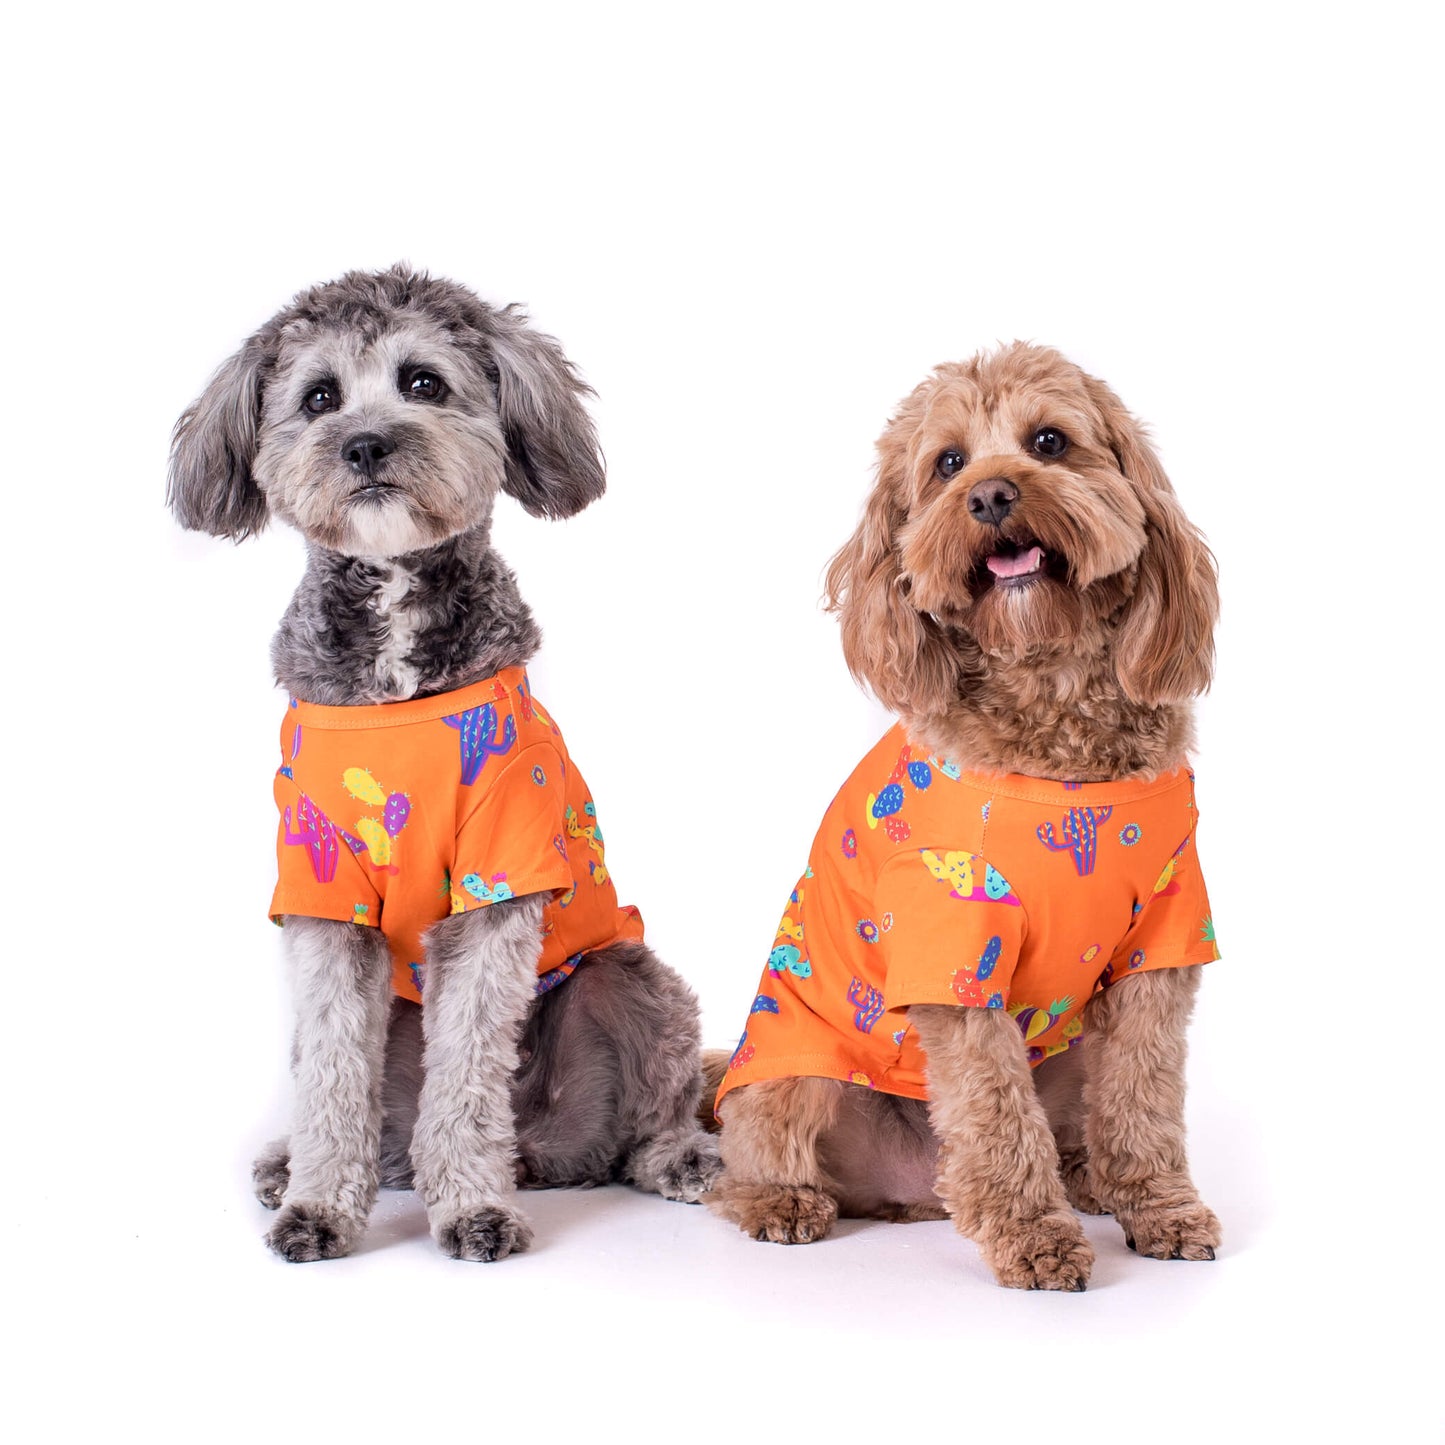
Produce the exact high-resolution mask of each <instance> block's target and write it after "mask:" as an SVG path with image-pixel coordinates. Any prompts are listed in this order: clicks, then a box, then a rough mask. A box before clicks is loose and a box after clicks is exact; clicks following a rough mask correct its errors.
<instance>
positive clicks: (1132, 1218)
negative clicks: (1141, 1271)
mask: <svg viewBox="0 0 1445 1445" xmlns="http://www.w3.org/2000/svg"><path fill="white" fill-rule="evenodd" d="M1119 1223H1120V1224H1121V1225H1123V1227H1124V1243H1125V1244H1127V1245H1128V1246H1129V1248H1130V1249H1132V1250H1133V1251H1134V1252H1135V1253H1136V1254H1142V1255H1146V1256H1147V1257H1148V1258H1149V1259H1196V1260H1198V1259H1213V1258H1214V1251H1215V1250H1216V1249H1218V1248H1219V1220H1218V1219H1216V1218H1215V1215H1214V1211H1213V1210H1212V1209H1210V1208H1209V1207H1208V1206H1207V1205H1204V1204H1200V1203H1199V1202H1198V1201H1197V1200H1196V1201H1195V1202H1194V1203H1192V1204H1179V1205H1173V1206H1161V1207H1159V1208H1154V1209H1148V1208H1146V1209H1136V1210H1131V1211H1130V1212H1129V1213H1128V1214H1127V1215H1126V1216H1124V1217H1121V1218H1120V1220H1119Z"/></svg>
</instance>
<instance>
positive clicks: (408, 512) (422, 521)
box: [331, 488, 452, 557]
mask: <svg viewBox="0 0 1445 1445" xmlns="http://www.w3.org/2000/svg"><path fill="white" fill-rule="evenodd" d="M341 512H342V514H341V515H340V516H339V517H338V518H337V530H336V536H337V540H336V542H335V543H333V544H331V545H332V550H333V551H337V552H347V553H351V554H354V555H356V556H361V557H401V556H404V555H405V554H406V553H408V552H417V551H420V550H421V549H422V548H423V547H431V546H434V545H436V543H438V542H441V541H443V540H445V538H446V537H447V536H449V535H451V534H452V533H451V531H449V530H448V529H445V528H442V527H439V526H438V525H437V524H436V522H435V521H434V520H433V519H429V518H426V517H423V516H420V515H418V513H417V512H416V510H415V509H414V508H413V507H412V505H411V504H410V501H409V499H408V498H407V497H406V495H405V494H404V493H403V492H401V491H400V490H398V489H396V488H365V489H363V490H361V491H358V492H356V493H354V494H353V495H352V496H350V497H348V498H347V500H346V501H345V503H343V505H342V509H341Z"/></svg>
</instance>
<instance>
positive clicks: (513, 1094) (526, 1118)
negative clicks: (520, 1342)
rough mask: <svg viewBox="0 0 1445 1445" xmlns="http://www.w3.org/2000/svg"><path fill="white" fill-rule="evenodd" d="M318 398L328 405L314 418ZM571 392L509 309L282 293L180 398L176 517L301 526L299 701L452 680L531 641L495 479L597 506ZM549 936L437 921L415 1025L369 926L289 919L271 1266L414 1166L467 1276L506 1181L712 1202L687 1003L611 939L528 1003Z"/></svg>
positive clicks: (649, 963)
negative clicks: (282, 304) (290, 1097)
mask: <svg viewBox="0 0 1445 1445" xmlns="http://www.w3.org/2000/svg"><path fill="white" fill-rule="evenodd" d="M418 372H426V373H428V374H431V375H433V376H436V377H440V378H441V380H442V382H443V383H444V392H443V395H442V396H441V397H440V399H431V398H424V399H419V398H418V395H417V393H416V392H415V391H412V390H409V389H408V387H409V381H408V379H409V378H411V377H413V376H414V375H415V374H416V373H418ZM318 392H324V393H325V394H326V397H327V400H328V403H329V402H332V401H334V403H335V404H334V405H331V404H328V405H327V406H325V407H324V408H320V409H318V410H316V411H314V412H313V411H312V410H311V409H310V408H309V407H308V405H307V399H308V397H311V396H312V395H313V394H316V393H318ZM587 394H589V388H588V387H587V386H586V385H585V384H584V383H583V382H582V381H581V380H580V378H579V377H578V376H577V374H576V372H575V370H574V369H573V367H572V365H571V363H570V362H568V360H567V359H566V357H565V356H564V355H563V353H562V350H561V348H560V347H559V346H558V345H557V343H556V342H555V341H554V340H552V339H551V338H550V337H547V336H544V335H542V334H540V333H539V332H536V331H534V330H532V329H531V328H530V327H529V326H528V325H527V321H526V316H525V314H524V313H523V312H521V311H520V310H519V309H518V308H517V307H515V306H509V307H505V308H500V309H499V308H495V307H491V306H488V305H487V304H486V303H485V302H482V301H480V300H479V299H478V298H477V297H476V296H474V295H473V294H472V293H471V292H470V291H468V290H466V288H464V287H462V286H459V285H457V284H456V283H454V282H451V281H446V280H441V279H438V278H433V277H430V276H428V275H426V274H425V273H423V272H417V271H413V270H411V269H410V268H409V267H406V266H401V265H399V266H394V267H392V268H391V269H390V270H387V271H382V272H377V273H366V272H352V273H349V274H348V275H345V276H343V277H341V278H340V279H339V280H336V281H332V282H328V283H326V284H324V285H321V286H317V287H313V288H312V289H311V290H309V291H305V292H303V293H301V294H300V295H298V296H297V297H296V298H295V300H294V301H293V302H292V303H291V304H290V305H289V306H288V307H286V308H285V309H283V310H282V311H280V312H279V313H277V315H276V316H274V317H273V318H272V319H271V320H270V321H268V322H267V323H266V324H265V325H264V326H263V327H261V328H260V329H259V330H258V331H257V332H256V333H255V334H254V335H253V336H251V337H250V338H249V339H248V340H247V341H246V342H245V343H244V344H243V345H242V346H241V348H240V350H239V351H238V352H237V353H236V355H235V356H233V357H232V358H231V359H230V360H229V361H227V362H226V363H224V364H223V365H222V366H221V367H220V369H219V370H218V371H217V372H216V374H215V375H214V377H213V378H212V380H211V382H210V385H209V386H208V387H207V388H206V390H205V392H204V393H203V394H202V395H201V396H200V397H199V398H198V399H197V401H196V402H195V403H193V404H192V405H191V406H190V407H189V408H187V410H186V411H185V412H184V414H183V415H182V416H181V419H180V421H179V422H178V423H177V426H176V430H175V435H174V439H173V443H172V448H171V463H170V475H169V486H168V501H169V503H170V506H171V508H172V510H173V512H174V513H175V515H176V517H177V519H178V520H179V521H180V522H181V524H182V525H183V526H186V527H189V528H193V529H196V530H201V531H206V532H210V533H211V534H213V535H215V536H224V537H230V538H233V539H235V540H237V541H239V540H241V539H243V538H245V537H247V536H250V535H252V534H254V533H256V532H259V531H260V530H261V529H262V528H263V527H264V526H265V525H266V523H267V521H268V520H269V519H270V517H271V516H272V515H275V516H278V517H280V518H281V519H282V520H284V521H286V522H288V523H290V524H291V525H292V526H294V527H296V528H297V529H298V530H299V531H300V532H301V533H302V535H303V536H304V537H305V538H306V541H307V566H306V571H305V574H304V575H303V577H302V579H301V583H300V585H299V586H298V587H297V589H296V593H295V595H294V597H293V598H292V601H291V604H290V606H289V607H288V608H287V611H286V614H285V616H284V617H283V618H282V620H281V625H280V627H279V629H278V631H277V633H276V635H275V638H274V640H273V645H272V661H273V665H274V668H275V672H276V677H277V680H278V682H280V683H281V684H282V686H284V687H285V688H286V689H287V690H288V691H289V692H290V693H291V694H292V695H294V696H296V697H298V698H301V699H304V700H306V701H308V702H315V703H322V704H327V705H331V706H350V705H357V704H364V703H378V702H388V701H399V700H402V699H405V698H412V697H424V696H428V695H431V694H435V693H440V692H447V691H451V690H454V689H457V688H462V687H466V686H468V685H469V684H471V683H473V682H476V681H479V680H481V679H483V678H486V677H489V676H491V675H492V674H494V673H496V672H497V671H499V670H501V669H503V668H506V667H514V666H522V665H525V664H526V662H527V661H528V660H529V659H530V658H531V657H532V655H533V654H534V653H535V652H536V650H537V648H538V646H539V645H540V643H541V633H540V630H539V629H538V627H537V624H536V622H535V620H534V619H533V617H532V614H531V611H530V610H529V609H528V607H527V605H526V603H525V602H524V601H523V600H522V597H521V595H520V593H519V592H518V589H517V584H516V579H515V578H514V577H513V575H512V573H511V571H510V570H509V569H508V568H507V566H506V564H505V563H504V562H503V561H502V560H501V558H500V557H499V556H498V555H497V554H496V552H495V551H494V550H493V549H492V546H491V542H490V527H491V517H492V508H493V505H494V503H495V500H496V497H497V494H498V493H499V492H505V493H507V494H508V495H509V496H512V497H513V498H515V499H516V500H517V501H518V502H520V503H521V505H522V506H523V507H524V508H526V510H527V511H529V512H531V513H532V514H533V515H535V516H541V517H567V516H571V515H572V514H573V513H575V512H578V511H580V510H581V509H582V508H583V507H585V506H586V505H587V504H588V503H589V502H591V501H593V500H595V499H596V498H597V497H599V496H601V495H602V492H603V489H604V485H605V484H604V475H603V465H602V458H601V455H600V452H599V449H598V446H597V438H596V435H595V433H594V431H593V427H592V423H591V419H590V418H589V417H588V415H587V412H586V410H585V408H584V406H583V405H582V400H583V397H584V396H586V395H587ZM362 437H366V438H373V439H379V441H380V443H381V444H380V445H378V446H376V447H375V448H370V449H369V450H368V455H370V453H371V452H372V451H374V452H375V456H374V458H373V459H372V460H371V462H370V464H369V469H367V470H366V471H365V472H364V474H362V473H359V471H358V467H357V465H356V463H355V462H354V461H348V452H349V451H350V453H351V454H352V455H353V456H354V455H355V454H356V447H355V444H356V443H357V441H358V439H359V438H362ZM539 920H540V901H539V900H538V899H536V898H520V899H517V900H515V901H514V902H511V903H505V904H500V905H495V906H493V907H491V908H488V909H484V910H480V911H478V912H475V913H470V914H466V915H463V916H460V917H458V918H454V919H447V920H445V921H444V922H443V923H441V924H439V925H437V927H436V928H434V929H433V930H432V932H431V933H430V934H429V935H428V940H427V947H428V951H429V961H430V963H431V964H432V966H433V969H434V971H433V972H431V973H429V979H430V980H431V986H430V987H429V989H428V994H427V1004H426V1007H425V1009H424V1010H421V1011H418V1010H417V1009H416V1008H415V1006H414V1005H410V1004H407V1003H405V1001H402V1000H392V1001H391V1003H390V1004H389V1005H388V1004H387V1002H386V991H385V987H384V974H385V970H384V968H383V965H384V963H385V950H384V944H382V941H381V940H380V939H379V937H378V936H377V935H375V934H374V933H372V932H371V931H369V930H366V929H358V928H356V927H355V926H354V925H351V924H346V923H335V922H331V921H327V920H316V919H287V920H286V922H287V944H288V948H287V952H288V955H289V957H290V959H291V962H292V968H293V972H294V974H295V976H296V981H297V989H296V993H297V1007H298V1026H297V1048H296V1056H295V1060H294V1067H295V1071H296V1077H297V1117H296V1122H295V1126H294V1130H293V1134H292V1136H291V1139H290V1141H289V1142H288V1141H287V1140H279V1141H276V1142H275V1143H273V1144H271V1145H268V1146H267V1148H266V1149H265V1150H264V1151H263V1152H262V1154H261V1156H260V1157H259V1158H258V1159H257V1161H256V1165H255V1169H254V1178H255V1184H256V1193H257V1197H258V1198H259V1199H260V1200H261V1202H262V1203H263V1204H265V1205H267V1206H268V1207H269V1208H273V1209H275V1208H279V1209H280V1214H279V1216H278V1219H277V1221H276V1223H275V1225H274V1226H273V1227H272V1230H271V1232H270V1235H269V1236H268V1237H269V1240H270V1243H271V1244H272V1247H273V1248H275V1249H276V1250H277V1251H278V1252H279V1253H281V1254H283V1255H284V1256H285V1257H286V1258H288V1259H293V1260H308V1259H320V1258H330V1257H334V1256H336V1255H339V1254H344V1253H346V1252H348V1251H349V1250H350V1249H351V1248H353V1247H354V1245H355V1243H356V1241H357V1240H358V1239H359V1238H360V1235H361V1232H362V1230H363V1229H364V1227H365V1222H366V1216H367V1212H368V1211H369V1209H370V1207H371V1204H372V1201H373V1200H374V1197H375V1192H376V1189H377V1187H378V1185H379V1183H381V1182H385V1183H387V1184H394V1185H397V1186H405V1185H407V1184H410V1183H411V1182H412V1180H413V1177H414V1178H415V1179H416V1181H417V1183H418V1187H419V1188H420V1190H421V1192H422V1194H423V1197H424V1198H425V1199H426V1201H427V1205H428V1215H429V1218H430V1221H431V1225H432V1232H433V1235H434V1236H435V1238H436V1239H437V1242H438V1244H439V1245H440V1246H441V1248H442V1249H443V1250H445V1251H446V1252H447V1253H449V1254H451V1255H453V1256H454V1257H457V1258H463V1259H477V1260H492V1259H500V1258H502V1257H504V1256H505V1255H507V1254H509V1253H513V1252H515V1251H517V1250H519V1249H523V1248H525V1247H526V1245H527V1243H528V1241H529V1240H530V1237H531V1232H530V1227H529V1226H528V1225H527V1223H526V1221H525V1219H524V1218H523V1217H522V1215H521V1214H520V1212H519V1211H518V1210H517V1209H516V1207H515V1205H514V1203H512V1202H511V1191H512V1187H513V1184H514V1182H515V1180H516V1178H517V1176H518V1174H519V1173H520V1175H521V1177H522V1179H523V1181H524V1182H525V1183H527V1184H529V1185H534V1186H536V1185H544V1184H573V1183H597V1182H601V1181H602V1180H604V1179H613V1178H625V1179H628V1180H630V1181H631V1182H633V1183H634V1184H636V1185H638V1186H639V1187H640V1188H644V1189H649V1190H652V1191H655V1192H657V1193H661V1194H664V1195H666V1196H667V1197H669V1198H678V1199H687V1200H690V1201H691V1200H696V1199H697V1198H699V1197H700V1195H701V1194H702V1193H703V1192H704V1191H705V1190H706V1189H707V1188H708V1187H710V1185H711V1183H712V1181H713V1178H714V1176H715V1174H716V1172H717V1169H718V1163H717V1149H716V1141H715V1140H713V1139H712V1138H710V1137H708V1136H707V1135H705V1134H703V1133H702V1132H701V1131H700V1130H699V1129H698V1128H697V1127H696V1124H695V1122H694V1116H695V1113H696V1109H697V1104H698V1100H699V1098H700V1095H701V1090H702V1075H701V1068H700V1059H699V1050H698V1025H697V1003H696V999H695V997H694V996H693V994H692V992H691V990H690V989H689V988H688V987H687V985H686V984H684V983H683V982H682V980H681V979H680V978H678V976H677V975H676V974H675V973H673V972H672V971H671V970H670V969H669V968H667V967H666V965H664V964H663V963H662V962H661V961H660V960H658V959H657V957H656V955H654V954H653V953H652V952H651V950H650V949H648V948H646V947H645V946H644V945H641V944H628V945H615V946H613V947H612V948H609V949H603V950H600V951H599V952H598V953H596V954H595V955H592V956H589V958H588V959H586V960H584V962H583V963H582V964H581V965H580V966H579V967H578V969H577V971H576V972H575V974H574V975H573V976H572V978H571V979H570V980H569V981H568V983H567V985H566V986H565V987H563V988H561V989H558V990H554V991H553V992H551V993H549V994H545V995H543V997H542V998H541V999H540V1000H538V1001H534V1000H533V999H532V996H531V982H532V978H533V974H534V972H535V965H536V960H537V958H538V957H539V956H540V950H541V934H540V924H539ZM378 980H381V982H379V981H378ZM338 1000H341V1001H342V1006H341V1007H337V1002H338ZM418 1013H420V1014H421V1018H420V1024H421V1026H420V1027H418ZM519 1031H520V1040H519ZM423 1035H424V1036H425V1045H424V1054H423ZM519 1049H520V1052H519ZM519 1058H520V1059H521V1060H522V1063H521V1067H520V1068H518V1060H519ZM338 1081H339V1082H338ZM333 1086H334V1087H333ZM518 1141H520V1152H519V1149H518Z"/></svg>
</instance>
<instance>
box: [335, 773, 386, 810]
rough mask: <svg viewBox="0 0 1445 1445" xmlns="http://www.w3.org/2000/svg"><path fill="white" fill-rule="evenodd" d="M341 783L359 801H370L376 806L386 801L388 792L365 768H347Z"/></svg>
mask: <svg viewBox="0 0 1445 1445" xmlns="http://www.w3.org/2000/svg"><path fill="white" fill-rule="evenodd" d="M341 785H342V786H343V787H344V788H345V789H346V791H347V792H348V793H350V794H351V796H352V797H353V798H355V799H357V801H358V802H362V803H370V804H371V805H372V806H373V807H376V808H379V807H381V806H382V804H384V803H385V802H386V794H385V793H384V792H382V790H381V787H380V785H379V784H378V783H377V781H376V779H375V778H373V777H372V776H371V774H370V773H369V772H367V770H366V769H365V768H347V770H346V771H345V772H344V773H342V775H341Z"/></svg>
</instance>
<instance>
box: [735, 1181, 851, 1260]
mask: <svg viewBox="0 0 1445 1445" xmlns="http://www.w3.org/2000/svg"><path fill="white" fill-rule="evenodd" d="M707 1203H708V1204H710V1205H711V1206H712V1207H713V1208H714V1209H715V1210H716V1211H717V1212H718V1213H719V1214H721V1215H722V1216H723V1217H724V1218H726V1219H731V1220H732V1221H733V1223H734V1224H736V1225H737V1227H738V1228H739V1229H741V1230H742V1232H743V1233H744V1234H746V1235H747V1236H748V1237H749V1238H750V1239H756V1240H760V1241H766V1242H768V1243H771V1244H813V1243H816V1241H818V1240H820V1239H823V1238H824V1237H825V1236H826V1235H827V1233H828V1231H829V1230H830V1229H832V1227H833V1222H834V1220H836V1219H837V1218H838V1201H837V1200H836V1199H834V1198H832V1196H831V1195H828V1194H824V1193H823V1191H822V1190H821V1189H813V1188H811V1187H810V1186H808V1185H806V1184H794V1185H789V1184H728V1183H727V1181H726V1177H724V1180H723V1185H722V1187H720V1188H719V1189H718V1190H717V1191H716V1192H714V1193H712V1194H710V1195H708V1197H707Z"/></svg>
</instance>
